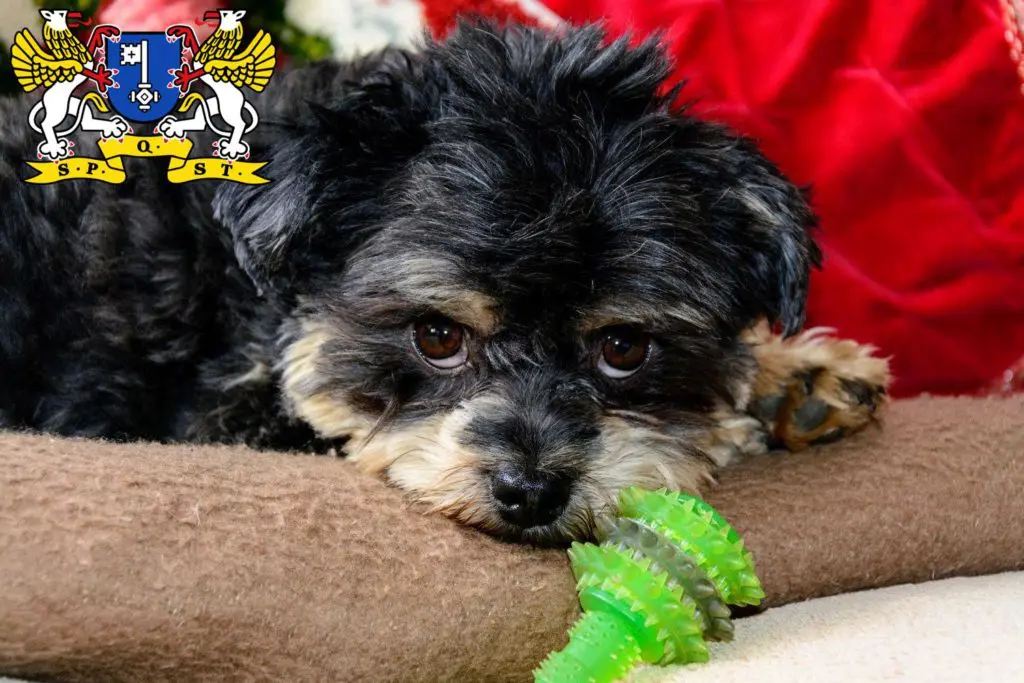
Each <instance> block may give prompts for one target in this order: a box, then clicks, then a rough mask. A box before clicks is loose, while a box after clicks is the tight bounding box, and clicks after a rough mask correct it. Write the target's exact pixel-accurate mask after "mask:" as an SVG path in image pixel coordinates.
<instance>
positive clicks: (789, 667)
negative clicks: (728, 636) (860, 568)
mask: <svg viewBox="0 0 1024 683" xmlns="http://www.w3.org/2000/svg"><path fill="white" fill-rule="evenodd" d="M655 681H657V683H669V682H672V683H675V682H677V681H678V683H729V682H730V681H743V683H775V682H778V683H800V682H801V681H807V682H808V683H836V682H838V681H842V682H843V683H861V682H863V683H868V682H871V683H875V682H877V681H922V682H924V681H927V682H928V683H942V682H945V681H948V682H950V683H953V682H956V683H975V682H977V683H1003V682H1004V681H1005V682H1006V683H1011V682H1012V683H1020V682H1021V681H1024V572H1009V573H1004V574H995V575H992V576H981V577H974V578H956V579H946V580H944V581H931V582H928V583H923V584H916V585H903V586H894V587H891V588H881V589H877V590H871V591H865V592H861V593H847V594H844V595H837V596H833V597H828V598H819V599H817V600H809V601H807V602H800V603H794V604H792V605H786V606H785V607H778V608H775V609H771V610H768V611H767V612H765V613H763V614H760V615H758V616H756V617H751V618H749V619H743V620H742V621H739V622H737V624H736V640H735V641H734V642H733V643H715V644H713V645H712V646H711V662H709V663H708V664H703V665H699V666H690V667H674V668H671V669H653V668H652V669H645V670H643V671H640V672H638V673H637V674H635V675H634V676H633V677H632V678H631V679H630V683H654V682H655Z"/></svg>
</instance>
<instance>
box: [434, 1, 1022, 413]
mask: <svg viewBox="0 0 1024 683" xmlns="http://www.w3.org/2000/svg"><path fill="white" fill-rule="evenodd" d="M477 4H479V5H480V6H485V5H486V6H487V7H488V10H489V12H493V11H494V10H493V8H494V7H495V6H496V5H497V4H498V3H496V2H493V0H489V1H488V2H486V3H482V2H481V3H477V2H473V1H463V2H459V1H458V0H427V5H428V7H429V6H432V7H433V8H434V9H433V11H431V12H428V18H429V20H430V21H431V24H432V26H433V28H434V29H435V30H442V29H443V27H444V26H445V25H447V22H448V21H449V20H450V16H451V15H450V12H451V11H454V8H455V7H456V6H460V5H461V6H462V7H467V6H468V7H472V6H474V5H477ZM546 4H547V6H548V7H550V8H551V9H552V10H554V11H555V12H556V13H558V14H560V15H561V16H562V17H563V18H565V19H568V20H570V21H572V22H573V23H581V22H585V21H591V20H595V19H600V18H605V19H606V20H607V22H608V25H609V27H610V29H611V31H612V33H613V34H620V33H622V32H625V31H627V30H631V31H632V32H633V33H634V34H636V35H638V36H644V35H648V34H649V33H650V32H652V31H657V30H661V31H665V32H666V37H667V39H668V41H669V44H670V46H671V51H672V53H673V55H674V57H675V59H676V60H677V72H676V73H677V75H678V77H682V78H686V79H687V81H688V85H687V88H686V90H685V91H684V92H685V94H686V97H687V98H694V97H696V98H699V99H700V103H699V105H698V111H699V112H700V113H701V114H702V115H704V116H706V117H709V118H714V119H718V120H721V121H724V122H727V123H729V124H731V125H732V126H733V127H735V128H736V129H738V130H739V131H741V132H743V133H745V134H748V135H751V136H753V137H755V138H756V139H758V140H759V142H760V144H761V146H762V147H763V149H764V150H765V152H766V153H767V154H768V155H769V156H770V157H771V158H772V159H773V160H775V161H776V162H777V163H778V164H779V165H780V166H781V167H782V169H783V170H784V171H785V172H786V173H788V174H789V175H790V177H792V178H793V179H794V180H795V181H796V182H798V183H801V184H810V185H811V186H812V190H813V195H812V196H813V200H814V205H815V208H816V210H817V211H818V213H819V215H820V216H821V222H822V233H821V235H820V237H821V242H822V246H823V248H824V251H825V255H826V264H825V267H824V270H823V271H821V272H819V273H817V274H816V275H815V277H814V279H813V281H812V289H811V301H810V320H809V323H810V324H812V325H829V326H833V327H835V328H837V330H838V332H839V333H840V334H841V335H843V336H847V337H852V338H854V339H857V340H859V341H862V342H870V343H874V344H876V345H877V346H879V347H880V348H881V350H882V352H883V353H885V354H891V355H892V356H893V366H894V370H895V374H896V377H897V382H896V385H895V387H894V393H895V394H897V395H901V396H905V395H911V394H916V393H919V392H922V391H930V392H933V393H964V392H975V391H979V390H981V389H982V388H983V387H986V386H990V385H991V384H992V383H993V381H995V380H997V378H999V377H1000V376H1001V375H1002V374H1003V372H1004V371H1005V370H1006V369H1007V368H1009V367H1010V366H1011V365H1012V364H1013V363H1014V362H1015V361H1017V360H1018V359H1019V358H1020V357H1021V356H1022V355H1024V191H1022V188H1024V96H1022V95H1021V92H1020V89H1019V88H1020V82H1019V81H1018V79H1017V75H1016V73H1015V71H1014V68H1015V67H1014V64H1013V62H1012V61H1011V59H1010V56H1009V47H1008V45H1007V43H1006V40H1005V38H1004V27H1003V25H1002V18H1001V14H1000V11H1001V10H1000V5H999V2H998V0H955V1H954V0H900V1H899V2H890V1H889V0H776V1H774V2H769V1H767V0H549V1H548V2H547V3H546ZM439 8H443V9H439ZM446 11H447V12H449V14H448V15H447V17H446V16H445V15H446Z"/></svg>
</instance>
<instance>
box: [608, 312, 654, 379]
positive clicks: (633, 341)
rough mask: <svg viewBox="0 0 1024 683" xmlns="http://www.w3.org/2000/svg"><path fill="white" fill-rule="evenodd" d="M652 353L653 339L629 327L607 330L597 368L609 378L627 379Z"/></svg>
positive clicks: (618, 326)
mask: <svg viewBox="0 0 1024 683" xmlns="http://www.w3.org/2000/svg"><path fill="white" fill-rule="evenodd" d="M650 352H651V337H650V335H648V334H647V333H646V332H644V331H643V330H639V329H636V328H634V327H631V326H629V325H617V326H615V327H609V328H605V330H604V334H603V336H602V340H601V351H600V354H601V355H600V356H599V357H598V360H597V367H598V369H599V370H601V372H603V373H604V374H605V375H606V376H607V377H611V378H612V379H625V378H626V377H629V376H630V375H633V374H635V373H636V372H637V371H638V370H639V369H640V368H641V367H642V366H643V364H644V363H646V362H647V358H648V356H649V355H650Z"/></svg>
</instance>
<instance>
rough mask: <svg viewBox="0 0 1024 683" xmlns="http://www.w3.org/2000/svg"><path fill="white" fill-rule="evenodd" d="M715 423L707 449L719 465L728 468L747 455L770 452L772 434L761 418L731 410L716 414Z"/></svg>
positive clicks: (705, 446) (705, 448) (705, 449)
mask: <svg viewBox="0 0 1024 683" xmlns="http://www.w3.org/2000/svg"><path fill="white" fill-rule="evenodd" d="M714 420H715V426H714V428H713V429H712V430H711V433H710V434H709V436H708V440H707V443H705V444H704V452H705V453H707V455H708V456H709V457H710V458H711V459H712V460H713V461H714V463H715V465H717V466H718V467H724V466H725V465H728V464H729V463H731V462H734V461H736V460H737V459H739V458H740V457H742V456H744V455H760V454H762V453H765V452H767V450H768V440H769V434H768V430H767V429H766V427H765V424H764V423H762V422H761V421H760V420H758V419H756V418H754V417H751V416H750V415H743V414H741V413H735V412H731V411H726V410H721V411H719V412H717V413H716V414H715V415H714Z"/></svg>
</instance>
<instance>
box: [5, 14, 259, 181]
mask: <svg viewBox="0 0 1024 683" xmlns="http://www.w3.org/2000/svg"><path fill="white" fill-rule="evenodd" d="M40 14H41V15H42V17H43V20H44V22H45V23H44V24H43V40H42V42H40V41H38V40H37V39H36V38H35V36H33V35H32V32H31V31H29V30H28V29H25V28H23V29H22V30H20V31H19V32H18V33H17V34H16V35H15V37H14V42H13V43H12V46H11V65H12V67H13V69H14V75H15V77H16V78H17V80H18V83H19V84H20V85H21V87H22V88H23V89H24V90H25V91H26V92H34V91H37V90H39V89H42V96H41V98H40V100H39V102H38V103H37V104H36V105H35V106H34V107H33V108H32V110H31V112H30V113H29V120H28V125H29V126H31V128H32V130H33V131H35V132H36V133H39V134H40V135H41V136H42V137H43V139H42V141H41V142H40V143H39V145H38V147H37V148H36V156H37V160H36V161H29V162H27V163H28V165H29V166H30V167H31V168H32V169H34V170H35V171H37V174H36V175H34V176H32V177H30V178H27V179H26V182H29V183H37V184H40V183H55V182H60V181H63V180H71V179H88V180H97V181H100V182H106V183H122V182H124V181H125V178H126V175H125V170H124V163H123V161H122V159H121V157H125V156H130V157H169V162H168V169H167V179H168V180H169V181H170V182H172V183H185V182H191V181H194V180H204V179H208V180H223V181H231V182H239V183H246V184H261V183H267V182H270V181H269V180H267V179H266V178H262V177H260V176H259V175H258V173H257V172H258V171H259V170H260V169H261V168H262V167H263V166H264V165H265V164H266V162H257V161H249V144H248V143H247V142H246V141H245V140H244V137H245V136H246V135H247V134H248V133H250V132H252V131H253V129H255V128H256V126H257V125H258V124H259V116H258V115H257V113H256V109H255V108H254V107H253V106H252V104H251V103H250V102H249V100H248V99H247V96H251V93H257V94H258V93H260V92H263V89H264V88H266V86H267V84H268V83H269V82H270V79H271V77H272V76H273V75H274V67H275V66H276V63H277V52H276V49H275V47H274V45H273V43H272V42H271V38H270V35H269V34H267V33H266V32H265V31H263V30H259V31H257V32H256V34H255V35H254V36H253V37H252V39H251V40H249V42H248V43H247V44H246V45H245V46H244V47H243V40H242V34H243V28H242V18H243V17H244V16H245V10H226V9H221V10H209V11H207V12H206V13H205V14H204V15H203V17H202V20H203V21H215V22H216V29H215V30H214V31H213V32H212V33H211V34H210V36H209V37H208V38H207V39H206V40H204V41H203V42H202V43H200V42H199V41H198V40H197V38H196V35H195V33H194V32H193V30H192V28H191V27H189V26H185V25H180V24H179V25H175V26H169V27H167V28H166V29H165V30H164V31H163V32H123V31H121V30H120V29H118V28H117V27H116V26H110V25H100V26H96V27H94V28H93V29H92V31H91V33H90V35H89V38H88V40H87V41H86V42H84V43H83V42H82V41H81V40H80V39H79V37H78V36H77V35H76V33H75V32H74V29H78V28H79V27H81V26H88V25H89V21H88V20H83V18H82V15H81V13H79V12H74V11H69V10H40ZM196 82H200V83H202V84H203V85H204V86H206V89H205V93H206V94H203V93H200V92H195V91H193V89H192V86H193V84H194V83H196ZM154 122H155V126H154V128H153V135H135V134H134V132H135V130H134V127H135V126H148V125H152V124H154ZM204 130H209V131H212V132H213V133H214V134H215V135H216V136H217V138H218V139H217V140H215V141H214V142H213V151H212V154H213V156H210V157H196V158H190V157H189V154H190V152H191V151H192V148H193V146H194V144H195V143H194V142H193V141H192V140H190V139H189V138H188V135H189V134H191V133H198V132H200V131H204ZM78 131H88V132H94V133H99V135H100V139H99V142H98V146H99V150H100V152H101V153H102V155H103V158H88V157H76V156H75V142H74V140H73V139H72V137H71V136H72V135H73V134H75V133H76V132H78Z"/></svg>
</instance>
